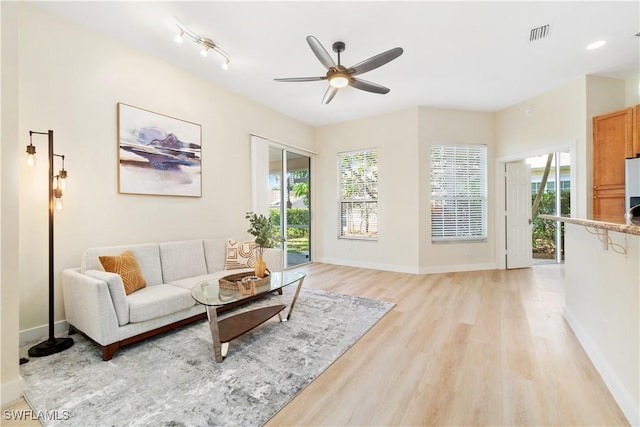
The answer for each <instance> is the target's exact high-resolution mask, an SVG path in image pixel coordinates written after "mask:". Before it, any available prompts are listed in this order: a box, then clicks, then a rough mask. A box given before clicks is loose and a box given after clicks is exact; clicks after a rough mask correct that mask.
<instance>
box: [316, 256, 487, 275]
mask: <svg viewBox="0 0 640 427" xmlns="http://www.w3.org/2000/svg"><path fill="white" fill-rule="evenodd" d="M314 261H315V262H320V263H323V264H334V265H344V266H347V267H358V268H369V269H372V270H384V271H394V272H397V273H409V274H435V273H457V272H461V271H479V270H495V269H496V264H495V263H486V264H460V265H443V266H437V267H410V266H407V265H395V264H378V263H371V262H363V261H352V260H342V259H333V258H314Z"/></svg>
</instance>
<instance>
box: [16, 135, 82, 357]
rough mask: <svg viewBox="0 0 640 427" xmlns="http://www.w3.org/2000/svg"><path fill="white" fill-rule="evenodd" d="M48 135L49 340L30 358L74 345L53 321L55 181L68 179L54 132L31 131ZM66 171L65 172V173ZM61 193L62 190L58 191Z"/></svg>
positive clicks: (29, 149) (32, 151)
mask: <svg viewBox="0 0 640 427" xmlns="http://www.w3.org/2000/svg"><path fill="white" fill-rule="evenodd" d="M33 134H37V135H48V136H49V339H47V340H46V341H43V342H41V343H39V344H36V345H34V346H33V347H31V348H30V349H29V356H31V357H42V356H49V355H51V354H54V353H59V352H61V351H63V350H66V349H68V348H69V347H71V346H72V345H73V338H56V337H55V334H54V330H53V329H54V328H53V327H54V319H53V314H54V313H53V302H54V287H53V282H54V274H53V211H54V208H55V200H54V199H55V196H54V194H55V191H54V188H53V185H54V180H55V179H59V177H60V176H61V175H63V177H64V178H66V171H65V170H64V156H62V155H60V154H55V153H54V152H53V131H52V130H50V131H49V132H47V133H45V132H33V131H29V137H30V138H31V135H33ZM27 153H29V154H30V155H33V154H35V147H33V145H32V144H31V143H30V144H29V146H27ZM54 156H56V157H62V161H63V166H62V171H60V175H57V176H55V175H54V172H53V158H54ZM63 171H64V172H63ZM58 191H60V190H58Z"/></svg>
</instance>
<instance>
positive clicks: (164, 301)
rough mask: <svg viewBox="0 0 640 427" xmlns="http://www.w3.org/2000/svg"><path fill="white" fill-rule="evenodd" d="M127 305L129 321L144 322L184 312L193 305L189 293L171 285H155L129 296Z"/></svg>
mask: <svg viewBox="0 0 640 427" xmlns="http://www.w3.org/2000/svg"><path fill="white" fill-rule="evenodd" d="M127 302H128V303H129V321H130V322H131V323H136V322H144V321H147V320H151V319H157V318H158V317H163V316H167V315H169V314H173V313H177V312H178V311H182V310H185V309H187V308H190V307H192V306H193V305H194V304H195V301H194V299H193V298H191V292H190V291H187V290H186V289H182V288H179V287H177V286H172V285H156V286H150V287H147V288H144V289H140V290H139V291H138V292H134V293H132V294H131V295H127Z"/></svg>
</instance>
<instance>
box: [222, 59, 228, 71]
mask: <svg viewBox="0 0 640 427" xmlns="http://www.w3.org/2000/svg"><path fill="white" fill-rule="evenodd" d="M221 67H222V69H223V70H225V71H227V70H228V69H229V61H227V62H224V63H222V65H221Z"/></svg>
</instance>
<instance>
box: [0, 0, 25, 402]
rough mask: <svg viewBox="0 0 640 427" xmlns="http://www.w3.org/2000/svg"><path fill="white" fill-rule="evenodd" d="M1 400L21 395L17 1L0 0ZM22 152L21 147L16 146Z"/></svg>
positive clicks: (6, 400)
mask: <svg viewBox="0 0 640 427" xmlns="http://www.w3.org/2000/svg"><path fill="white" fill-rule="evenodd" d="M0 23H1V31H2V35H1V36H0V40H1V44H0V69H2V75H1V81H0V100H1V102H0V122H1V126H0V129H1V130H0V132H1V133H0V140H1V144H2V145H1V146H0V153H1V155H0V159H1V162H0V188H1V190H0V194H1V195H2V198H1V199H0V349H1V350H0V387H1V388H0V403H1V404H3V405H4V404H5V403H8V402H11V401H12V400H15V399H17V398H19V397H20V396H21V395H22V389H23V384H22V378H21V377H20V372H19V369H18V359H19V354H18V329H19V324H18V319H19V314H18V313H19V311H18V300H19V298H20V285H19V283H18V247H19V246H18V245H19V237H18V224H19V211H18V200H19V188H18V186H17V185H16V182H17V181H18V163H17V160H16V159H17V157H18V151H19V148H18V147H19V144H18V139H19V138H18V110H17V104H18V38H17V34H18V3H16V2H0ZM20 151H22V150H20Z"/></svg>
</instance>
